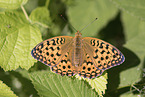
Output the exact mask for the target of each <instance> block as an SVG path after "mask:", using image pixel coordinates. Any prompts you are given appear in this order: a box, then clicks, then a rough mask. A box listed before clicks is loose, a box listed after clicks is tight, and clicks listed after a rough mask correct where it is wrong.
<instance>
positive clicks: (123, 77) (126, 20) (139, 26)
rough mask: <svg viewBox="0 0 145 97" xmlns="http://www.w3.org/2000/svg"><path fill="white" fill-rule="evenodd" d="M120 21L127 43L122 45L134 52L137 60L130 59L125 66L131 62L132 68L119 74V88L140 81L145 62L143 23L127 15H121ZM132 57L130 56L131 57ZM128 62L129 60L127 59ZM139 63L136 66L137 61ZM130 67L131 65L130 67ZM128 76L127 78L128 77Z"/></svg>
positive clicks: (144, 27)
mask: <svg viewBox="0 0 145 97" xmlns="http://www.w3.org/2000/svg"><path fill="white" fill-rule="evenodd" d="M122 20H123V25H124V30H125V34H126V40H127V43H126V44H125V45H124V47H126V48H127V49H129V50H130V51H132V52H134V54H135V55H136V56H137V57H138V58H139V59H137V58H136V59H130V62H127V64H126V65H130V64H131V61H133V64H132V66H133V65H134V67H132V68H129V69H128V70H124V71H122V72H121V74H120V85H119V86H120V87H124V86H128V85H132V84H134V83H135V82H138V81H140V80H141V78H142V77H141V74H142V71H143V66H144V61H145V49H144V48H145V42H144V41H145V33H144V31H145V22H143V21H141V20H139V19H136V17H133V16H131V15H129V14H126V13H124V12H123V13H122ZM126 55H127V53H126ZM131 57H132V56H131ZM127 59H128V60H126V61H129V58H127ZM138 60H139V61H140V62H139V63H138V64H134V63H137V61H138ZM130 66H131V65H130ZM128 74H129V76H128Z"/></svg>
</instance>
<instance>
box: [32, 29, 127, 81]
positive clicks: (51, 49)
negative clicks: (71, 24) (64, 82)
mask: <svg viewBox="0 0 145 97" xmlns="http://www.w3.org/2000/svg"><path fill="white" fill-rule="evenodd" d="M31 54H32V56H33V57H34V58H35V59H37V60H38V61H41V62H43V63H44V64H46V65H48V66H50V67H51V69H52V71H54V72H55V73H58V74H60V75H62V76H63V75H67V76H73V75H75V74H79V75H80V76H82V77H85V78H90V79H91V78H94V77H97V76H99V75H101V74H102V73H103V72H104V70H106V69H109V68H111V67H114V66H117V65H120V64H122V63H123V62H124V60H125V57H124V55H123V54H122V53H121V52H120V51H119V50H118V49H117V48H116V47H114V46H113V45H111V44H109V43H107V42H105V41H103V40H100V39H97V38H92V37H84V38H83V37H82V34H81V33H80V32H79V31H77V32H76V34H75V37H70V36H58V37H53V38H50V39H47V40H45V41H43V42H41V43H39V44H38V45H37V46H36V47H34V48H33V50H32V51H31Z"/></svg>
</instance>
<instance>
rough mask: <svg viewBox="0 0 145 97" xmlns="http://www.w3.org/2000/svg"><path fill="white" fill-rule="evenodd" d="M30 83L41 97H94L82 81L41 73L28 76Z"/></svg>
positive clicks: (45, 72)
mask: <svg viewBox="0 0 145 97" xmlns="http://www.w3.org/2000/svg"><path fill="white" fill-rule="evenodd" d="M30 78H31V80H32V83H33V84H34V87H35V89H36V90H37V91H38V94H39V95H40V96H42V97H96V93H95V92H94V91H93V90H92V89H91V88H89V87H88V86H87V85H86V84H85V83H84V81H80V80H78V79H74V80H73V79H71V78H69V77H67V76H64V77H62V76H60V75H58V74H55V73H52V72H47V71H41V72H35V73H32V74H30Z"/></svg>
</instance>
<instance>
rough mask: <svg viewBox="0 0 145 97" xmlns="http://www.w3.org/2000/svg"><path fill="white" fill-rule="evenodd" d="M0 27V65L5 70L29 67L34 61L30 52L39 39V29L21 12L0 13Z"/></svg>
mask: <svg viewBox="0 0 145 97" xmlns="http://www.w3.org/2000/svg"><path fill="white" fill-rule="evenodd" d="M0 27H1V28H0V31H1V32H0V41H1V42H0V66H1V67H2V68H3V69H4V70H5V71H8V70H15V69H17V68H18V67H19V66H20V67H21V68H25V69H29V68H30V67H31V66H32V65H33V63H34V61H35V60H34V58H33V57H32V56H31V53H30V52H31V50H32V48H33V47H34V46H35V45H36V44H37V43H39V42H40V41H41V34H40V31H39V29H38V28H37V27H36V26H34V25H31V24H29V23H28V22H27V20H26V18H25V16H24V15H23V13H21V12H5V13H3V14H0Z"/></svg>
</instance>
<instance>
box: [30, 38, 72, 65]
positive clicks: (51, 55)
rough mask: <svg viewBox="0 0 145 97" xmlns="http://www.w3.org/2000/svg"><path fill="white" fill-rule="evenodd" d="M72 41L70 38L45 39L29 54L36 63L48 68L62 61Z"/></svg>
mask: <svg viewBox="0 0 145 97" xmlns="http://www.w3.org/2000/svg"><path fill="white" fill-rule="evenodd" d="M72 39H73V37H70V36H59V37H54V38H50V39H47V40H45V41H43V42H41V43H39V44H38V45H37V46H36V47H34V48H33V50H32V51H31V54H32V56H33V57H34V58H35V59H37V60H38V61H41V62H43V63H44V64H46V65H49V66H55V65H57V64H58V63H59V62H60V61H61V60H62V57H63V56H64V55H65V53H66V52H67V51H68V50H69V48H70V47H72Z"/></svg>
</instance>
